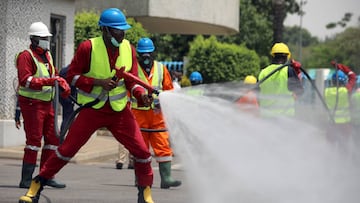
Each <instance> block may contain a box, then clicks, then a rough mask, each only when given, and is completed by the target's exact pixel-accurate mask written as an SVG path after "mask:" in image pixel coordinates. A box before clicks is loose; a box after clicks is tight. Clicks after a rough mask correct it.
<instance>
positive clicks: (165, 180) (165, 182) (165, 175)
mask: <svg viewBox="0 0 360 203" xmlns="http://www.w3.org/2000/svg"><path fill="white" fill-rule="evenodd" d="M159 171H160V177H161V183H160V188H162V189H168V188H170V187H178V186H180V185H181V181H179V180H174V179H173V178H172V177H171V161H168V162H160V163H159Z"/></svg>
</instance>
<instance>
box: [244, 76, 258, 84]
mask: <svg viewBox="0 0 360 203" xmlns="http://www.w3.org/2000/svg"><path fill="white" fill-rule="evenodd" d="M256 82H257V79H256V77H255V76H253V75H248V76H246V77H245V79H244V84H256Z"/></svg>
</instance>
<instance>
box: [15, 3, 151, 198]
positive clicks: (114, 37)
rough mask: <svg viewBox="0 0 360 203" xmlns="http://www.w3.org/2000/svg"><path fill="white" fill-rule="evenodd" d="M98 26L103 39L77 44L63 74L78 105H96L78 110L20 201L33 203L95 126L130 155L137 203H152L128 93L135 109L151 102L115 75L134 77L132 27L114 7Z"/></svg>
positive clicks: (145, 154) (144, 151)
mask: <svg viewBox="0 0 360 203" xmlns="http://www.w3.org/2000/svg"><path fill="white" fill-rule="evenodd" d="M99 26H100V29H101V31H102V36H100V37H95V38H91V39H89V40H85V41H84V42H82V43H81V44H80V45H79V47H78V49H77V51H76V54H75V56H74V58H73V60H72V62H71V64H70V65H69V70H68V73H67V81H68V82H69V83H71V85H75V86H76V87H77V88H78V95H77V99H78V102H79V103H80V104H83V105H84V104H89V103H90V102H92V101H94V100H95V99H98V101H99V102H97V103H95V104H93V105H92V106H91V107H90V108H83V109H82V110H81V111H80V113H79V114H78V116H77V117H76V119H75V121H74V123H73V124H72V126H71V127H70V129H69V132H68V134H67V136H66V138H65V140H64V142H63V144H62V145H61V146H60V147H59V148H58V149H57V150H56V154H55V155H53V156H52V157H50V159H49V160H48V161H47V162H46V163H45V166H44V168H43V169H42V170H40V173H39V175H38V176H36V177H35V178H34V179H33V181H32V183H31V187H30V189H29V191H28V192H27V193H26V194H25V195H24V196H22V197H20V201H19V202H20V203H23V202H26V203H29V202H30V203H34V202H38V200H39V197H40V192H41V191H42V189H43V186H44V185H45V184H46V182H47V181H48V179H49V178H50V177H52V176H53V175H54V174H56V173H57V172H59V171H60V169H61V168H62V167H64V166H65V165H66V164H67V163H68V162H69V161H70V160H71V158H72V157H74V156H75V154H76V153H77V152H78V151H79V150H80V148H81V147H82V146H83V145H84V144H85V143H86V142H87V141H88V140H89V138H90V137H91V135H92V134H93V133H94V132H95V131H96V130H97V129H99V128H107V129H108V130H109V131H110V132H111V133H112V135H113V136H114V137H115V138H116V139H117V140H118V141H119V142H120V143H122V144H123V145H124V146H125V147H126V148H127V149H128V150H129V152H130V153H131V154H133V155H134V157H135V164H134V167H135V175H136V177H137V180H138V185H137V186H138V201H137V202H138V203H153V200H152V197H151V189H150V188H151V186H152V183H153V171H152V168H151V154H150V152H149V150H148V148H147V147H146V145H145V142H144V140H143V138H142V136H141V132H140V128H139V126H138V125H137V123H136V121H135V117H134V115H133V114H132V112H131V110H130V107H129V105H127V102H128V97H127V91H130V92H132V93H133V95H134V97H135V98H136V99H137V101H138V102H139V105H140V106H141V105H143V106H149V105H150V104H151V103H152V99H151V97H150V96H149V95H148V94H146V93H145V90H144V88H143V87H142V86H139V85H137V84H135V82H134V81H133V80H127V79H124V78H122V77H121V75H120V74H118V71H117V70H119V69H120V68H124V69H125V70H124V71H125V72H130V73H132V74H133V75H136V76H137V75H138V72H137V71H138V67H137V63H138V62H137V59H136V52H135V48H134V47H133V46H132V45H131V44H130V43H129V41H128V40H126V39H124V36H125V30H128V29H129V28H131V26H130V25H129V24H128V23H127V22H126V18H125V15H124V14H123V13H122V12H121V11H120V10H119V9H117V8H109V9H106V10H104V11H103V12H102V13H101V15H100V20H99ZM115 74H116V75H115Z"/></svg>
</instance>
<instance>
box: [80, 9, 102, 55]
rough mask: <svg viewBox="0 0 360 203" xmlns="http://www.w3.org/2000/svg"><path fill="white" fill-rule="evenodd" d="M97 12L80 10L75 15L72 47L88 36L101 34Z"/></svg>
mask: <svg viewBox="0 0 360 203" xmlns="http://www.w3.org/2000/svg"><path fill="white" fill-rule="evenodd" d="M99 15H100V14H99V13H98V12H95V11H81V12H79V13H77V14H76V15H75V27H74V47H75V50H76V49H77V47H78V46H79V44H80V43H81V42H82V41H84V40H86V39H89V38H92V37H97V36H100V35H101V30H100V29H99V26H98V21H99Z"/></svg>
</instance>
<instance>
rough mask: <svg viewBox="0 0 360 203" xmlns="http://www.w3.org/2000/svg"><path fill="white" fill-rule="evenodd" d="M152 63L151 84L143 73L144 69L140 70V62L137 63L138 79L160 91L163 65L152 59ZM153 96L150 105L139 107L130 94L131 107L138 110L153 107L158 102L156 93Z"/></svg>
mask: <svg viewBox="0 0 360 203" xmlns="http://www.w3.org/2000/svg"><path fill="white" fill-rule="evenodd" d="M153 64H154V65H153V67H152V68H153V73H152V74H153V75H152V80H151V84H150V83H149V81H148V79H147V77H146V75H145V74H144V71H143V70H142V68H141V66H140V64H138V74H139V79H140V80H142V81H143V82H145V83H147V84H149V85H151V86H152V87H153V88H154V89H156V90H158V91H160V92H161V91H162V88H163V85H162V84H163V80H164V65H163V64H161V63H160V62H158V61H154V63H153ZM153 98H154V100H153V103H152V104H151V106H150V107H139V106H138V104H137V100H136V98H135V97H134V96H132V97H131V108H133V109H139V110H149V109H150V108H152V109H154V108H155V106H156V105H158V104H159V98H158V96H157V95H154V96H153Z"/></svg>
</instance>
